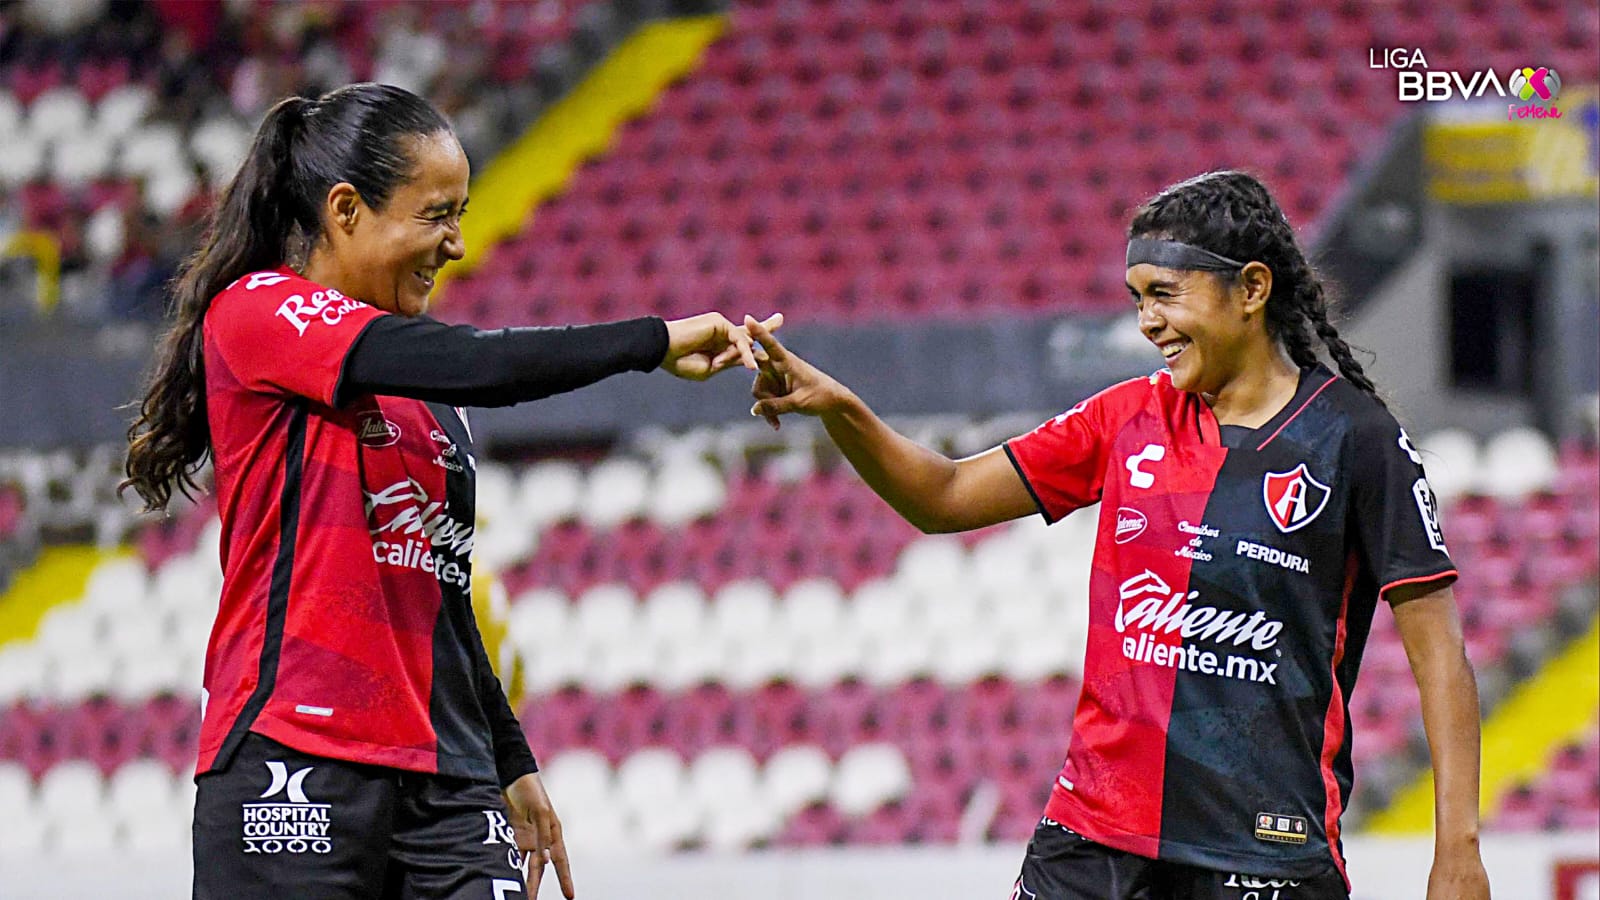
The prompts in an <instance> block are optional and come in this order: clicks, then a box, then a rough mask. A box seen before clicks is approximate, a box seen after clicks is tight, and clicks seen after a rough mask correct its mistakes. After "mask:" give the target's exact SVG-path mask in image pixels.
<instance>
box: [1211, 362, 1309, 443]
mask: <svg viewBox="0 0 1600 900" xmlns="http://www.w3.org/2000/svg"><path fill="white" fill-rule="evenodd" d="M1299 386H1300V369H1299V367H1297V366H1296V365H1295V364H1294V362H1293V361H1292V360H1290V359H1289V357H1288V356H1287V355H1285V354H1284V353H1283V351H1282V350H1280V349H1279V348H1278V346H1277V344H1276V343H1275V342H1274V343H1273V344H1272V345H1271V346H1269V347H1267V348H1263V352H1261V353H1259V358H1258V359H1256V360H1253V361H1251V362H1250V363H1248V364H1246V365H1244V366H1241V367H1240V369H1239V372H1238V374H1237V375H1235V376H1234V377H1233V378H1231V379H1229V380H1228V383H1227V384H1225V385H1223V386H1222V388H1221V389H1220V390H1218V391H1217V392H1216V393H1214V394H1205V395H1203V396H1204V398H1205V401H1206V403H1208V404H1210V406H1211V413H1212V415H1214V416H1216V418H1217V424H1219V425H1242V426H1244V427H1246V428H1260V427H1261V426H1262V425H1265V424H1267V422H1269V421H1271V419H1272V417H1273V416H1275V415H1277V414H1278V412H1279V411H1280V410H1282V409H1283V408H1284V407H1285V406H1288V405H1289V401H1290V400H1292V399H1294V392H1295V390H1296V389H1297V388H1299Z"/></svg>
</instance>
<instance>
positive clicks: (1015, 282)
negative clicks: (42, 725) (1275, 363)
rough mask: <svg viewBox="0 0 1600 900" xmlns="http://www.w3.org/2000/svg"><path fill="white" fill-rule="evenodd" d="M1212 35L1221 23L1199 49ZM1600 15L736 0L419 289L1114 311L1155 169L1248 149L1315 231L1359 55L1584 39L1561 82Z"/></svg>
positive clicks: (486, 312)
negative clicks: (570, 173) (1127, 240)
mask: <svg viewBox="0 0 1600 900" xmlns="http://www.w3.org/2000/svg"><path fill="white" fill-rule="evenodd" d="M1216 27H1230V28H1238V29H1241V31H1242V35H1243V38H1242V39H1241V40H1238V41H1236V42H1233V43H1232V44H1231V45H1230V46H1228V47H1226V48H1224V47H1221V46H1219V45H1215V44H1203V43H1201V41H1200V38H1199V35H1202V34H1205V33H1207V30H1208V29H1211V28H1216ZM1597 31H1600V23H1597V22H1596V15H1595V13H1594V11H1593V9H1592V8H1586V7H1584V6H1582V5H1581V4H1556V3H1550V4H1542V5H1540V9H1539V12H1538V14H1537V15H1529V16H1526V17H1523V16H1521V15H1520V14H1519V16H1518V21H1517V24H1516V27H1514V28H1508V27H1503V26H1502V24H1501V23H1500V22H1499V21H1498V20H1497V19H1496V18H1495V17H1494V16H1493V15H1492V14H1491V13H1490V11H1489V10H1488V9H1487V7H1484V6H1482V5H1481V4H1475V3H1470V2H1464V0H1456V2H1452V3H1448V4H1443V5H1441V4H1432V5H1430V6H1429V7H1428V15H1421V14H1418V15H1402V14H1400V13H1398V12H1395V13H1394V14H1389V13H1384V14H1380V15H1368V14H1367V12H1366V11H1365V8H1364V7H1362V6H1360V5H1359V4H1345V5H1343V6H1340V7H1338V8H1337V9H1329V10H1316V11H1311V12H1310V13H1309V15H1308V14H1306V12H1305V11H1303V10H1302V9H1300V8H1299V7H1297V6H1295V5H1293V4H1290V3H1287V2H1278V3H1272V4H1269V5H1268V7H1267V8H1266V9H1265V10H1264V11H1263V13H1262V14H1260V15H1256V14H1254V13H1248V14H1247V13H1246V12H1244V11H1243V10H1242V9H1241V8H1239V7H1238V6H1237V5H1235V4H1223V5H1220V6H1216V7H1215V8H1212V5H1211V4H1202V3H1198V2H1192V0H1187V2H1175V3H1167V2H1153V0H1140V2H1134V3H1118V4H1110V3H1093V4H1088V5H1084V6H1082V7H1081V9H1079V10H1078V11H1077V12H1068V11H1067V10H1066V9H1065V8H1064V7H1061V6H1059V5H1057V4H1053V3H1050V2H1048V0H1033V2H1019V3H1006V4H998V5H996V4H987V3H981V2H963V0H941V2H918V3H896V4H884V3H871V2H845V3H835V2H828V3H809V2H806V0H752V2H746V3H737V4H734V6H733V9H732V12H731V17H730V28H729V31H728V34H727V35H726V36H725V37H724V38H723V40H722V41H721V42H720V43H719V44H717V45H716V46H714V47H713V48H712V50H711V52H710V53H709V54H708V58H707V60H706V63H705V65H704V67H703V68H702V69H701V70H700V71H698V72H696V73H694V74H693V75H691V76H690V77H689V78H688V79H687V80H686V81H685V82H684V83H682V84H680V85H678V86H677V87H675V88H673V89H671V90H669V91H668V92H667V93H666V94H664V95H663V96H662V97H661V98H660V100H659V102H658V104H657V106H656V108H655V109H654V110H653V111H652V113H651V114H650V115H648V116H646V117H644V118H642V119H639V120H637V121H636V122H634V123H633V124H632V125H631V126H630V127H629V128H628V129H627V130H626V131H625V133H624V134H623V135H622V136H621V137H620V138H619V139H618V140H617V141H616V143H615V146H614V148H613V149H612V150H611V152H610V153H608V154H607V155H606V156H605V157H604V158H602V159H600V160H597V161H596V162H595V163H593V164H592V165H590V166H588V167H587V168H585V169H583V170H582V171H580V172H579V173H578V174H577V176H576V177H575V178H574V179H573V181H572V183H571V185H570V189H569V190H568V191H567V192H566V193H565V194H564V195H562V196H560V197H558V198H556V199H554V200H553V201H550V202H548V203H546V204H545V205H543V206H541V207H540V208H539V209H538V210H537V211H536V212H535V213H534V215H533V217H532V218H531V220H529V221H528V222H527V223H526V225H525V227H524V229H523V231H522V233H521V234H519V235H517V236H516V237H514V238H512V239H510V240H508V241H506V242H504V243H502V244H500V245H498V246H496V247H495V249H494V250H493V251H492V252H491V253H490V254H489V255H488V257H487V259H486V260H485V261H484V262H483V265H482V267H481V268H480V269H479V270H478V271H477V272H476V273H475V274H474V275H472V276H471V277H468V278H463V279H458V280H456V281H454V282H452V283H451V284H450V285H449V286H448V288H447V291H446V293H445V298H444V299H445V305H444V307H443V308H444V309H446V310H448V314H449V315H450V316H452V317H457V318H460V319H464V320H467V321H472V322H475V323H478V324H483V325H494V326H499V325H509V324H547V323H556V322H578V321H596V320H604V319H611V318H617V317H620V316H623V315H627V314H637V313H639V312H651V313H658V314H663V315H672V314H688V313H694V312H700V311H701V310H702V309H703V308H704V307H705V306H707V305H708V303H709V304H710V305H713V306H721V307H725V308H729V309H742V308H744V307H745V306H747V305H748V304H749V303H750V302H751V300H752V298H755V299H757V300H759V301H760V302H763V303H767V304H770V305H771V306H772V307H773V308H780V309H783V310H785V311H786V312H788V313H789V314H790V317H791V320H793V321H801V320H802V319H803V320H806V321H816V320H845V321H850V320H861V319H882V318H889V319H900V318H913V317H914V318H921V317H936V318H944V319H950V318H966V317H978V316H990V315H1015V314H1028V313H1040V312H1046V311H1048V312H1072V311H1078V310H1116V309H1120V308H1122V307H1121V305H1122V304H1123V303H1124V302H1125V297H1126V293H1125V290H1124V288H1123V285H1122V280H1123V274H1122V265H1121V262H1120V260H1121V259H1122V250H1121V240H1122V237H1121V236H1122V232H1123V228H1124V227H1125V224H1126V221H1127V218H1128V215H1129V213H1130V212H1131V211H1132V209H1133V207H1135V206H1136V205H1137V204H1138V203H1139V202H1140V201H1141V200H1142V199H1143V198H1145V197H1147V196H1149V195H1150V194H1152V193H1153V192H1155V191H1156V190H1158V189H1159V188H1161V187H1163V186H1164V185H1166V184H1168V183H1171V182H1173V181H1176V180H1178V179H1180V178H1183V177H1186V176H1189V175H1192V174H1195V173H1197V172H1199V171H1202V170H1204V169H1207V168H1216V167H1247V168H1251V169H1253V170H1255V171H1257V172H1259V173H1261V174H1262V175H1263V176H1265V177H1266V179H1267V180H1268V182H1269V183H1270V184H1271V185H1272V186H1273V187H1274V189H1275V191H1276V193H1277V195H1278V196H1279V197H1280V199H1281V200H1282V202H1283V204H1284V206H1285V211H1286V212H1287V213H1288V215H1289V218H1290V220H1291V221H1292V222H1294V223H1295V224H1296V225H1297V226H1299V227H1300V228H1301V229H1302V231H1306V232H1310V233H1312V234H1315V232H1316V227H1317V225H1318V223H1319V222H1320V220H1321V218H1322V217H1323V216H1324V215H1325V214H1327V213H1328V211H1329V210H1330V209H1331V206H1332V204H1333V202H1334V200H1335V198H1337V197H1338V196H1339V193H1340V191H1341V185H1343V184H1344V182H1345V179H1346V178H1347V177H1348V176H1349V175H1350V174H1351V173H1352V172H1353V171H1355V170H1356V169H1357V168H1358V167H1359V166H1360V165H1361V164H1362V163H1363V162H1364V161H1365V160H1367V159H1370V158H1371V157H1373V156H1374V155H1375V154H1376V153H1377V152H1378V150H1379V148H1380V147H1381V146H1382V145H1383V140H1384V134H1385V130H1386V128H1387V127H1388V126H1389V125H1390V124H1392V121H1393V117H1395V116H1398V115H1400V112H1401V110H1400V107H1399V106H1398V105H1397V104H1395V103H1394V102H1393V91H1394V86H1393V85H1394V82H1393V80H1392V75H1391V74H1390V73H1388V72H1382V73H1380V72H1375V71H1369V70H1368V69H1367V51H1368V48H1371V47H1398V46H1407V47H1417V46H1427V47H1429V48H1430V50H1429V54H1430V55H1429V57H1428V60H1429V63H1430V65H1432V66H1435V67H1449V66H1451V65H1455V64H1459V65H1460V66H1461V67H1470V68H1474V69H1477V68H1483V67H1486V66H1492V67H1494V68H1495V69H1496V70H1498V71H1504V70H1505V69H1506V67H1508V66H1512V65H1516V66H1520V65H1524V64H1526V62H1527V56H1528V53H1529V52H1530V51H1531V50H1532V49H1533V48H1543V47H1551V46H1562V47H1571V48H1574V50H1575V51H1576V50H1577V48H1583V50H1582V51H1578V52H1574V53H1573V54H1572V56H1571V59H1572V60H1573V61H1574V64H1576V65H1577V68H1575V69H1570V71H1569V69H1563V71H1562V78H1563V80H1564V81H1565V82H1566V83H1569V84H1579V83H1582V82H1585V81H1590V80H1593V79H1594V78H1595V77H1596V74H1597V66H1596V64H1595V62H1594V60H1595V59H1596V58H1600V53H1597V52H1596V49H1597V45H1600V39H1597V37H1596V33H1597ZM1150 46H1164V47H1170V48H1171V50H1172V52H1170V53H1167V54H1161V55H1159V56H1156V55H1152V54H1150V53H1148V52H1147V49H1148V47H1150ZM1469 46H1470V47H1471V48H1472V52H1471V53H1470V54H1466V53H1464V52H1463V51H1462V50H1461V48H1465V47H1469ZM1434 47H1439V48H1441V50H1439V51H1435V50H1433V49H1432V48H1434ZM1446 47H1449V48H1452V49H1451V50H1449V51H1448V52H1446V51H1444V49H1443V48H1446ZM1580 61H1581V62H1580ZM1569 68H1570V67H1569ZM1313 96H1314V97H1318V98H1321V99H1319V101H1318V102H1314V103H1313V102H1307V101H1306V99H1305V98H1308V97H1313ZM668 160H670V161H671V163H672V164H671V165H670V166H669V165H664V163H665V162H666V161H668Z"/></svg>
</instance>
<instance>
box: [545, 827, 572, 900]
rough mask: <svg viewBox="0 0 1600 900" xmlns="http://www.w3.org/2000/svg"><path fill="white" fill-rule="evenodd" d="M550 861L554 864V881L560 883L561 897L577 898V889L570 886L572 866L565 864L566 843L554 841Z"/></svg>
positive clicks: (558, 840) (558, 839) (559, 840)
mask: <svg viewBox="0 0 1600 900" xmlns="http://www.w3.org/2000/svg"><path fill="white" fill-rule="evenodd" d="M550 861H551V862H553V863H555V864H556V881H558V882H560V883H561V896H563V897H565V898H567V900H573V898H574V897H576V896H578V891H577V888H574V887H573V886H572V866H571V864H570V863H568V862H567V842H566V841H565V840H562V839H561V838H557V839H556V845H555V847H553V848H551V852H550Z"/></svg>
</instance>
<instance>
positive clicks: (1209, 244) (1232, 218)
mask: <svg viewBox="0 0 1600 900" xmlns="http://www.w3.org/2000/svg"><path fill="white" fill-rule="evenodd" d="M1128 237H1129V238H1130V239H1131V238H1157V239H1163V240H1172V241H1182V242H1184V243H1186V244H1193V245H1195V246H1196V247H1201V248H1203V249H1206V250H1210V251H1211V252H1212V253H1219V254H1221V255H1223V256H1226V257H1229V258H1231V259H1241V260H1247V261H1248V260H1259V261H1260V262H1262V263H1263V264H1265V265H1266V266H1267V268H1269V269H1271V270H1272V295H1271V296H1270V297H1269V298H1268V299H1267V311H1266V312H1267V334H1268V335H1270V336H1271V337H1272V338H1273V339H1274V340H1276V341H1277V342H1278V343H1280V344H1282V345H1283V348H1284V349H1285V350H1286V351H1288V353H1289V358H1290V359H1291V360H1293V361H1294V364H1295V365H1297V366H1299V367H1300V368H1308V367H1310V366H1314V365H1316V364H1317V346H1316V342H1317V341H1319V340H1320V341H1321V343H1322V346H1323V347H1324V348H1326V349H1327V351H1328V356H1329V357H1331V358H1332V359H1333V361H1334V363H1335V364H1336V365H1337V366H1338V367H1339V374H1340V375H1342V376H1344V378H1345V380H1346V381H1349V382H1350V383H1351V384H1353V385H1355V386H1356V387H1358V388H1360V389H1361V390H1363V391H1365V392H1366V393H1367V394H1370V395H1371V396H1372V398H1373V399H1374V400H1377V401H1378V402H1379V403H1380V404H1381V403H1383V400H1382V399H1381V398H1379V397H1378V390H1377V387H1376V386H1374V385H1373V383H1372V379H1371V378H1368V377H1367V373H1366V371H1365V370H1364V369H1362V367H1361V363H1359V362H1357V361H1356V358H1355V354H1354V353H1352V352H1351V349H1350V345H1349V344H1348V343H1346V342H1345V340H1344V338H1343V337H1340V335H1339V329H1337V328H1335V327H1334V324H1333V321H1332V319H1331V318H1330V313H1329V306H1330V301H1329V298H1328V292H1327V290H1326V289H1325V288H1324V287H1323V284H1322V279H1321V278H1319V277H1318V275H1317V272H1316V270H1315V269H1313V268H1312V267H1311V264H1310V263H1309V262H1307V261H1306V257H1305V254H1304V253H1302V252H1301V250H1300V245H1299V244H1298V243H1297V242H1296V241H1295V237H1294V229H1293V228H1291V227H1289V220H1288V219H1287V218H1285V217H1284V215H1283V210H1282V209H1280V208H1279V207H1278V202H1277V201H1276V200H1274V199H1272V195H1271V194H1270V193H1268V191H1267V188H1266V185H1263V184H1262V183H1261V182H1260V181H1259V180H1258V179H1257V178H1256V177H1255V176H1253V175H1250V174H1248V173H1246V172H1235V171H1224V172H1207V173H1205V174H1204V175H1197V176H1195V177H1193V178H1190V179H1189V180H1187V181H1181V182H1179V183H1177V184H1174V185H1172V186H1171V187H1168V188H1166V189H1165V190H1163V191H1162V192H1161V193H1159V194H1157V195H1156V196H1154V197H1152V198H1151V199H1150V200H1149V201H1147V202H1146V203H1145V204H1144V205H1143V206H1141V207H1139V209H1138V211H1137V212H1135V213H1134V216H1133V222H1132V223H1131V224H1129V225H1128Z"/></svg>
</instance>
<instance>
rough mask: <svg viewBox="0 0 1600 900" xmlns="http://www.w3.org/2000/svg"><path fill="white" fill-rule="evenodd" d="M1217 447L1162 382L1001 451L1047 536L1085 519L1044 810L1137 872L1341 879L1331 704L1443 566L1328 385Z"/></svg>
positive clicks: (1383, 424)
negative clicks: (1412, 589) (1394, 612)
mask: <svg viewBox="0 0 1600 900" xmlns="http://www.w3.org/2000/svg"><path fill="white" fill-rule="evenodd" d="M1220 438H1221V430H1220V428H1219V426H1218V424H1217V420H1216V418H1215V417H1214V416H1213V415H1212V414H1211V411H1210V408H1209V407H1208V406H1207V405H1206V404H1205V403H1204V402H1202V401H1201V400H1200V398H1199V397H1198V396H1197V395H1195V394H1191V393H1187V392H1184V391H1180V390H1178V389H1176V388H1174V387H1173V385H1172V381H1171V375H1170V373H1169V372H1167V371H1166V370H1162V371H1160V372H1157V373H1156V374H1154V375H1151V376H1149V377H1148V378H1139V379H1134V380H1131V381H1127V382H1124V383H1122V384H1119V385H1116V386H1114V387H1111V388H1108V389H1107V390H1105V391H1103V392H1102V393H1100V394H1098V395H1096V396H1094V397H1092V398H1090V399H1088V400H1086V401H1084V402H1083V403H1080V404H1078V405H1077V406H1075V407H1073V408H1072V409H1070V410H1068V411H1067V412H1065V413H1062V414H1061V415H1060V416H1057V417H1056V418H1054V419H1052V420H1051V421H1048V422H1046V423H1044V424H1043V425H1041V426H1039V427H1038V428H1037V429H1035V430H1034V431H1032V432H1030V433H1028V434H1026V435H1023V436H1021V437H1018V438H1016V439H1014V440H1012V441H1010V442H1008V443H1007V444H1006V451H1007V453H1008V454H1009V455H1010V457H1011V460H1012V462H1013V464H1014V465H1015V466H1016V468H1017V470H1018V472H1019V473H1020V474H1021V475H1022V478H1023V480H1024V481H1025V482H1026V484H1027V485H1028V488H1029V490H1030V491H1032V493H1033V496H1034V499H1035V500H1036V501H1037V503H1038V506H1039V509H1040V511H1041V512H1042V513H1043V515H1044V517H1045V518H1046V519H1047V520H1048V521H1051V522H1054V521H1056V520H1057V519H1060V518H1061V517H1062V516H1065V515H1067V514H1068V513H1070V512H1072V511H1073V510H1075V509H1078V508H1080V507H1083V506H1088V505H1090V504H1093V503H1096V502H1098V503H1100V504H1101V505H1100V510H1099V528H1098V534H1097V537H1096V543H1095V550H1094V563H1093V568H1092V574H1091V576H1090V585H1089V637H1088V644H1087V650H1086V655H1085V659H1084V668H1083V688H1082V693H1081V695H1080V699H1079V701H1078V708H1077V712H1076V714H1075V716H1074V719H1073V737H1072V742H1071V746H1070V749H1069V751H1068V758H1067V761H1066V764H1065V766H1064V767H1063V768H1062V770H1061V774H1060V776H1059V778H1058V779H1057V782H1056V785H1055V786H1054V789H1053V790H1052V794H1051V798H1050V802H1049V805H1048V807H1047V810H1046V815H1047V816H1049V817H1050V818H1053V819H1055V820H1057V821H1059V822H1061V823H1062V824H1064V825H1066V826H1067V827H1069V828H1072V829H1074V830H1076V831H1078V832H1079V833H1081V834H1083V835H1085V836H1086V837H1088V838H1090V839H1091V840H1095V841H1098V842H1100V843H1103V844H1106V845H1108V846H1111V847H1115V848H1118V849H1122V850H1126V851H1129V852H1132V853H1136V854H1140V855H1143V856H1147V857H1154V858H1160V859H1166V860H1171V861H1174V862H1180V863H1184V864H1189V865H1196V866H1201V867H1205V868H1210V869H1215V870H1228V871H1237V872H1246V873H1251V874H1258V875H1266V876H1282V877H1311V876H1316V875H1322V874H1327V873H1328V872H1329V871H1331V870H1337V871H1338V872H1339V873H1340V874H1343V873H1344V860H1343V855H1342V851H1341V849H1340V842H1339V819H1340V815H1341V814H1342V813H1343V811H1344V810H1345V808H1346V805H1347V804H1348V801H1349V797H1350V789H1351V784H1352V772H1351V763H1350V745H1351V741H1350V715H1349V701H1350V692H1351V690H1352V689H1353V688H1354V686H1355V681H1356V670H1357V667H1358V666H1359V664H1360V661H1361V654H1362V650H1363V648H1364V647H1365V644H1366V641H1367V635H1368V632H1369V629H1370V627H1371V623H1372V617H1373V613H1374V609H1375V607H1376V605H1377V601H1378V599H1379V598H1380V597H1381V596H1382V594H1383V592H1384V591H1386V590H1388V589H1389V588H1392V587H1394V586H1396V585H1400V584H1404V583H1407V582H1433V583H1437V584H1438V585H1440V586H1443V585H1446V584H1448V583H1449V582H1450V581H1452V580H1453V579H1454V577H1455V574H1456V573H1455V567H1454V565H1453V564H1452V563H1451V561H1450V558H1449V556H1448V555H1447V554H1446V552H1445V544H1444V538H1443V535H1442V533H1441V531H1440V527H1439V515H1438V508H1437V506H1436V504H1435V502H1434V497H1433V494H1432V492H1431V491H1430V489H1429V487H1428V482H1427V479H1426V478H1425V476H1424V474H1423V470H1422V464H1421V462H1422V461H1421V458H1420V456H1419V455H1418V453H1417V451H1416V449H1415V448H1414V447H1413V446H1412V444H1411V440H1410V438H1409V437H1407V435H1406V433H1405V431H1404V430H1402V429H1401V427H1400V426H1399V424H1398V423H1397V422H1396V421H1395V420H1394V418H1393V417H1392V416H1391V415H1390V414H1389V413H1388V411H1387V410H1385V409H1384V408H1383V407H1382V406H1381V405H1380V404H1378V403H1377V402H1376V401H1375V400H1374V399H1373V398H1372V397H1370V396H1368V395H1367V394H1365V393H1363V392H1362V391H1361V390H1359V389H1358V388H1356V387H1355V386H1353V385H1351V384H1350V383H1349V382H1348V381H1346V380H1344V379H1342V378H1339V377H1337V376H1335V375H1334V374H1333V373H1331V372H1330V371H1329V370H1328V369H1326V368H1324V367H1322V366H1316V367H1313V368H1309V369H1306V370H1303V371H1302V372H1301V376H1300V382H1299V386H1298V389H1297V392H1296V394H1295V396H1294V398H1293V399H1292V400H1291V401H1290V402H1289V403H1288V405H1287V406H1285V408H1284V409H1283V410H1282V411H1281V412H1279V413H1278V414H1277V415H1276V416H1275V417H1274V418H1273V419H1272V420H1271V421H1269V422H1268V423H1266V424H1265V425H1263V426H1262V427H1260V428H1258V429H1253V430H1249V431H1246V432H1245V433H1244V440H1243V441H1241V442H1237V443H1236V445H1235V446H1233V447H1227V446H1224V445H1223V442H1222V441H1221V439H1220ZM1230 443H1235V442H1232V441H1230Z"/></svg>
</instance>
